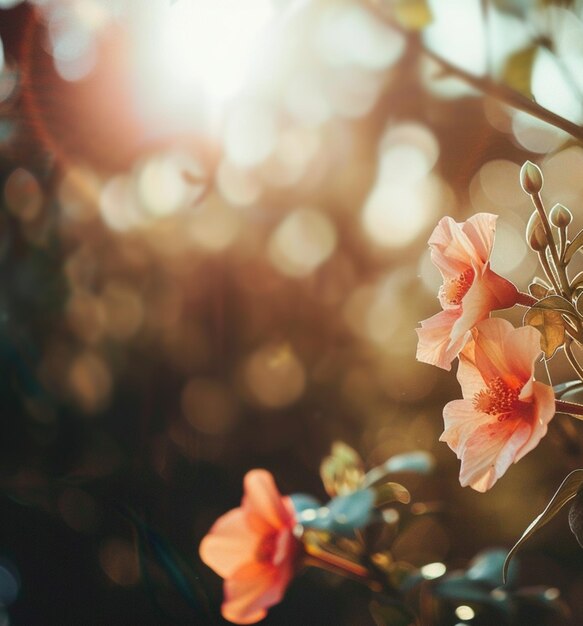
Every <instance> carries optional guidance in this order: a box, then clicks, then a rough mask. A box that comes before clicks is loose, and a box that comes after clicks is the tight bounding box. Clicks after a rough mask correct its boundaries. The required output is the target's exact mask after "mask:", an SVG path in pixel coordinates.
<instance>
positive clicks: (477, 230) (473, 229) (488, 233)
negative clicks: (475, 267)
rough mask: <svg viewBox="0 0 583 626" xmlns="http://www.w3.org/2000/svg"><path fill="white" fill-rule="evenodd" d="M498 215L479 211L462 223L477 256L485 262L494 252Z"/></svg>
mask: <svg viewBox="0 0 583 626" xmlns="http://www.w3.org/2000/svg"><path fill="white" fill-rule="evenodd" d="M497 219H498V216H497V215H493V214H492V213H477V214H476V215H472V217H470V218H469V219H468V220H467V221H466V222H464V223H463V224H462V231H463V232H464V233H465V235H466V236H467V238H468V239H469V240H470V242H471V244H472V246H473V247H474V250H475V253H476V255H477V257H478V258H479V259H480V261H481V262H482V265H483V264H485V263H486V262H487V261H488V260H489V258H490V254H491V253H492V248H493V246H494V235H495V233H496V220H497Z"/></svg>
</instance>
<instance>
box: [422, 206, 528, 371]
mask: <svg viewBox="0 0 583 626" xmlns="http://www.w3.org/2000/svg"><path fill="white" fill-rule="evenodd" d="M496 219H497V216H496V215H491V214H490V213H478V214H477V215H474V216H472V217H470V219H468V220H467V221H466V222H463V223H461V224H458V223H457V222H455V221H454V220H453V219H452V218H451V217H444V218H443V219H441V220H440V222H439V224H438V225H437V226H436V227H435V230H434V231H433V233H432V235H431V237H430V238H429V246H430V248H431V260H432V261H433V263H434V264H435V266H436V267H437V268H438V269H439V271H440V272H441V275H442V277H443V285H442V286H441V288H440V289H439V301H440V303H441V307H442V309H443V311H441V312H440V313H437V315H434V316H433V317H430V318H429V319H426V320H424V321H422V322H421V328H418V329H417V334H418V336H419V344H418V346H417V359H418V360H419V361H423V363H429V364H431V365H437V366H438V367H442V368H443V369H446V370H449V369H451V362H452V361H453V360H454V359H455V358H456V357H457V355H458V354H459V353H460V351H461V350H462V348H463V347H464V345H465V342H466V341H467V339H468V337H469V335H468V331H470V330H471V329H472V328H473V327H474V326H475V325H476V324H477V323H478V322H480V321H481V320H483V319H486V318H487V317H488V316H489V315H490V313H491V311H494V310H497V309H506V308H508V307H511V306H514V305H515V304H516V301H517V298H518V291H517V289H516V287H515V286H514V285H513V284H512V283H511V282H509V281H507V280H506V279H505V278H502V277H501V276H499V275H498V274H496V273H495V272H493V271H492V270H491V269H490V262H489V259H490V254H491V253H492V246H493V245H494V233H495V230H496Z"/></svg>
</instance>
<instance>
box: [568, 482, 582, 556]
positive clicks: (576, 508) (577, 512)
mask: <svg viewBox="0 0 583 626" xmlns="http://www.w3.org/2000/svg"><path fill="white" fill-rule="evenodd" d="M569 528H570V529H571V532H572V533H573V534H574V535H575V537H576V538H577V541H578V543H579V545H580V546H581V547H582V548H583V493H582V492H581V491H580V492H579V493H578V494H577V495H576V496H575V499H574V500H573V504H572V505H571V508H570V509H569Z"/></svg>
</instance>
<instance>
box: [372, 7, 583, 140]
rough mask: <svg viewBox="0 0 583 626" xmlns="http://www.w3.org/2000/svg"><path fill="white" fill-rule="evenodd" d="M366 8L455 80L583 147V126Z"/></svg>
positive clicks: (373, 8)
mask: <svg viewBox="0 0 583 626" xmlns="http://www.w3.org/2000/svg"><path fill="white" fill-rule="evenodd" d="M364 2H365V4H366V5H367V6H368V7H369V9H370V10H371V11H372V12H373V13H374V14H375V15H376V16H377V17H378V18H379V19H381V20H382V21H383V22H385V24H387V25H388V26H389V27H390V28H392V29H393V30H396V31H397V32H398V33H400V34H401V35H403V36H404V37H407V38H408V39H409V40H415V41H418V42H419V45H420V47H421V51H422V52H423V54H424V55H425V56H426V57H427V58H429V59H431V60H432V61H435V62H436V63H438V64H439V65H440V66H441V67H442V69H443V70H444V72H445V73H446V74H449V75H451V76H455V77H456V78H459V79H460V80H462V81H463V82H465V83H466V84H467V85H470V86H471V87H473V88H474V89H476V90H478V91H480V92H481V93H483V94H484V95H487V96H492V97H493V98H496V99H497V100H499V101H501V102H504V103H505V104H508V105H510V106H511V107H513V108H515V109H518V110H519V111H524V112H525V113H528V114H529V115H532V116H533V117H536V118H537V119H539V120H542V121H543V122H547V123H548V124H551V125H552V126H554V127H555V128H558V129H560V130H562V131H564V132H566V133H568V134H569V135H571V137H573V138H574V139H577V140H578V141H579V142H581V143H583V126H579V125H578V124H575V123H574V122H570V121H569V120H567V119H565V118H564V117H561V116H560V115H557V114H556V113H553V112H552V111H549V109H546V108H545V107H543V106H541V105H540V104H538V103H537V102H535V101H534V100H531V99H530V98H527V97H526V96H523V95H522V94H521V93H519V92H518V91H515V90H514V89H512V88H511V87H507V86H506V85H503V84H502V83H498V82H496V81H494V80H492V79H491V78H489V77H488V76H476V75H475V74H472V73H470V72H467V71H466V70H464V69H462V68H461V67H458V66H457V65H454V64H453V63H450V62H449V61H448V60H447V59H444V58H443V57H442V56H441V55H440V54H438V53H437V52H435V51H434V50H431V49H430V48H428V47H427V46H425V44H424V43H423V41H422V40H421V39H420V38H419V37H418V36H417V34H416V33H414V32H410V31H408V30H407V29H405V28H403V27H402V26H399V24H397V23H395V22H394V21H393V20H392V19H390V17H389V16H388V15H387V14H386V13H385V12H384V11H383V10H382V9H381V8H380V7H379V6H378V5H377V3H376V2H375V0H364Z"/></svg>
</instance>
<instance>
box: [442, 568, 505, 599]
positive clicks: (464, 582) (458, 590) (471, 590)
mask: <svg viewBox="0 0 583 626" xmlns="http://www.w3.org/2000/svg"><path fill="white" fill-rule="evenodd" d="M490 591H491V590H490V588H489V587H488V586H487V585H485V584H484V583H480V582H478V581H472V580H468V579H467V578H466V576H465V575H464V574H462V573H457V574H451V575H450V576H447V577H445V578H442V579H440V581H439V582H438V583H437V584H436V585H435V594H436V595H437V596H439V597H440V598H447V599H448V600H463V601H464V602H478V603H480V604H491V603H492V602H494V598H493V597H492V595H491V594H490Z"/></svg>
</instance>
